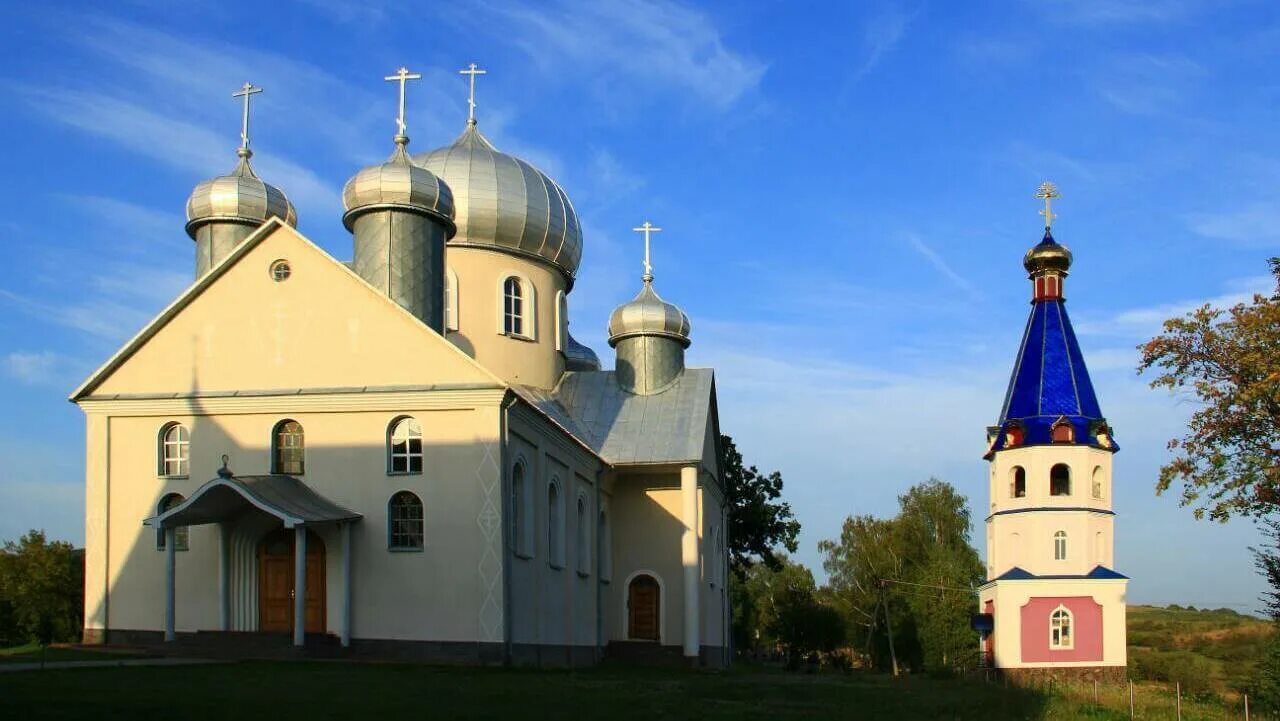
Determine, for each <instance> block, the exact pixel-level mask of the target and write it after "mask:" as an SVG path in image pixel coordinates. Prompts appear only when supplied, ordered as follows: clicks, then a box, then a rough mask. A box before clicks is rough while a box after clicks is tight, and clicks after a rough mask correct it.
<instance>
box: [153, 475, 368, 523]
mask: <svg viewBox="0 0 1280 721" xmlns="http://www.w3.org/2000/svg"><path fill="white" fill-rule="evenodd" d="M249 508H256V509H258V510H259V511H262V512H263V513H267V514H269V515H272V516H275V517H276V518H279V519H280V522H281V523H283V524H284V527H285V528H295V527H297V526H312V525H317V524H322V523H337V522H339V521H355V520H359V519H360V518H361V515H360V514H359V513H356V512H354V511H349V510H347V509H345V508H343V507H341V506H339V505H337V504H336V503H334V502H332V501H330V500H329V499H327V498H325V497H324V496H322V495H320V494H319V493H316V492H315V491H314V490H312V489H311V488H310V487H309V486H307V484H305V483H303V482H302V481H300V480H298V479H297V478H294V477H293V476H284V475H275V474H272V475H268V476H235V475H231V474H230V473H220V474H219V476H218V477H217V478H215V479H213V480H212V481H209V482H208V483H206V484H204V485H203V486H200V488H198V489H197V490H196V492H195V493H192V494H191V496H190V497H189V498H187V499H186V500H185V501H183V502H182V503H179V504H178V505H176V506H174V507H173V508H170V509H169V510H167V511H165V512H164V513H160V514H157V515H155V516H152V517H151V518H148V519H146V520H145V521H143V522H142V523H143V525H146V526H151V527H153V528H175V527H178V526H198V525H201V524H205V523H218V522H220V521H228V520H231V519H233V518H236V517H238V516H239V515H240V514H241V513H243V512H244V511H246V510H248V509H249Z"/></svg>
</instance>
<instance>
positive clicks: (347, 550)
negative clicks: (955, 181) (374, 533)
mask: <svg viewBox="0 0 1280 721" xmlns="http://www.w3.org/2000/svg"><path fill="white" fill-rule="evenodd" d="M352 584H353V579H352V578H351V521H343V522H342V645H343V646H350V645H351V586H352Z"/></svg>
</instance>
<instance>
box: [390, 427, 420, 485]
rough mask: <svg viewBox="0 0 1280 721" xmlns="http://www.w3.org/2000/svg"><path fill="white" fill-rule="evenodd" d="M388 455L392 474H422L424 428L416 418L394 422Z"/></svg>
mask: <svg viewBox="0 0 1280 721" xmlns="http://www.w3.org/2000/svg"><path fill="white" fill-rule="evenodd" d="M387 454H388V456H389V459H388V461H389V462H388V465H387V467H388V468H389V469H390V471H391V472H392V473H422V426H420V425H418V420H417V419H416V418H412V417H410V416H405V417H403V418H400V419H398V420H396V421H394V422H392V424H391V431H390V433H388V435H387Z"/></svg>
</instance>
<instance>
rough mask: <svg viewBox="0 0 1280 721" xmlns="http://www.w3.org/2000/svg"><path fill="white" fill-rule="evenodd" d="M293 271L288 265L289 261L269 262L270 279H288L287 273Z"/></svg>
mask: <svg viewBox="0 0 1280 721" xmlns="http://www.w3.org/2000/svg"><path fill="white" fill-rule="evenodd" d="M292 273H293V269H292V268H290V267H289V261H287V260H277V261H276V262H274V263H272V264H271V280H274V281H275V282H277V283H279V282H280V281H282V280H288V279H289V275H290V274H292Z"/></svg>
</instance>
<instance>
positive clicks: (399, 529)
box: [387, 491, 424, 551]
mask: <svg viewBox="0 0 1280 721" xmlns="http://www.w3.org/2000/svg"><path fill="white" fill-rule="evenodd" d="M423 537H424V532H423V513H422V501H421V500H420V499H419V498H418V497H417V496H416V495H414V494H413V493H410V492H409V491H400V492H399V493H397V494H395V495H394V496H392V497H391V501H390V502H389V503H387V548H390V549H393V550H398V551H421V550H422V545H423Z"/></svg>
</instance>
